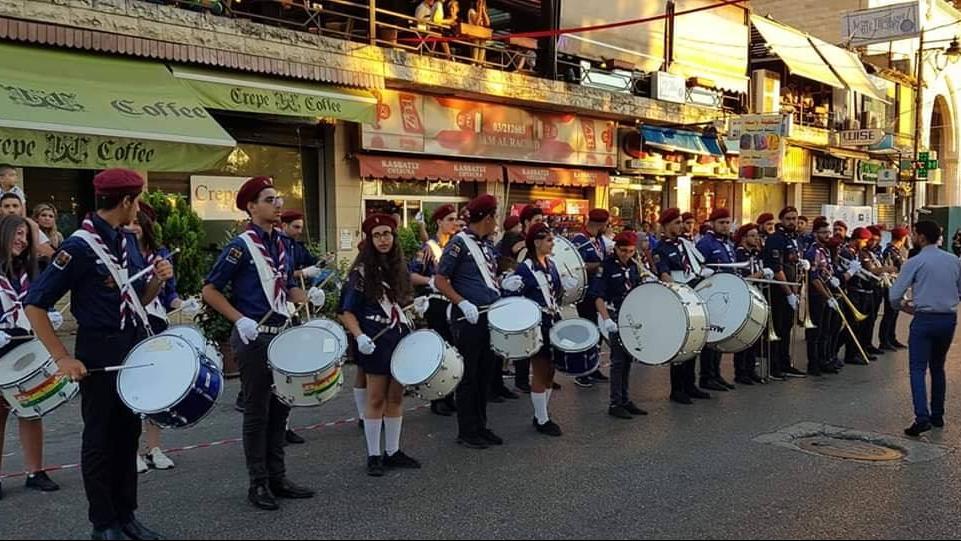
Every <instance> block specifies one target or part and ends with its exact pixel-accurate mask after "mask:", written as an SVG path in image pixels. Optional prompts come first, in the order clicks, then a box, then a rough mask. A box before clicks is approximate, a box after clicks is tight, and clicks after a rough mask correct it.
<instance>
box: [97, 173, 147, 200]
mask: <svg viewBox="0 0 961 541" xmlns="http://www.w3.org/2000/svg"><path fill="white" fill-rule="evenodd" d="M142 190H143V177H141V176H140V173H138V172H136V171H131V170H130V169H107V170H104V171H101V172H99V173H97V176H95V177H93V191H94V193H95V194H96V195H112V194H137V193H140V192H141V191H142Z"/></svg>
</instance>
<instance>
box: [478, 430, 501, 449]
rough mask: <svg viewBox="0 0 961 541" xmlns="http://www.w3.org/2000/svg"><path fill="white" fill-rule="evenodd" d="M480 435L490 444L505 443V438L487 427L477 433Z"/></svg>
mask: <svg viewBox="0 0 961 541" xmlns="http://www.w3.org/2000/svg"><path fill="white" fill-rule="evenodd" d="M477 435H478V436H480V438H481V439H482V440H484V441H486V442H487V443H488V445H504V440H503V439H501V437H500V436H498V435H497V434H494V433H493V432H491V430H490V429H489V428H485V429H483V430H481V431H480V432H478V433H477Z"/></svg>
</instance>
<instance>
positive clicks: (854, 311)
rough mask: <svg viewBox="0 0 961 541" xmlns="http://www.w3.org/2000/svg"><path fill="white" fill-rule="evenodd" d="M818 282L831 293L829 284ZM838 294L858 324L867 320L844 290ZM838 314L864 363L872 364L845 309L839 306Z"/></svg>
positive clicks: (840, 290)
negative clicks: (845, 313)
mask: <svg viewBox="0 0 961 541" xmlns="http://www.w3.org/2000/svg"><path fill="white" fill-rule="evenodd" d="M818 281H819V282H821V285H823V286H824V289H825V291H828V292H830V291H831V288H830V286H828V285H827V284H825V283H824V281H823V280H821V279H820V278H819V279H818ZM838 293H839V295H840V297H841V299H843V300H844V304H846V305H847V306H848V309H849V310H850V311H851V313H852V314H853V315H854V319H855V321H857V322H859V323H860V322H862V321H864V320H865V319H867V316H866V315H864V314H862V313H861V311H860V310H858V309H857V308H856V307H855V306H854V303H853V302H851V299H850V298H849V297H848V296H847V294H846V293H845V292H844V290H843V289H841V288H838ZM837 312H838V315H839V316H841V323H842V324H843V326H844V328H845V329H847V331H848V334H850V335H851V340H852V341H853V342H854V345H855V346H857V348H858V353H860V354H861V358H862V359H864V362H866V363H870V362H871V359H869V358H868V354H867V353H866V352H865V351H864V347H863V346H862V345H861V341H860V340H858V335H857V333H855V332H854V328H853V327H851V323H850V322H848V318H847V316H845V315H844V309H843V308H841V307H840V306H838V308H837Z"/></svg>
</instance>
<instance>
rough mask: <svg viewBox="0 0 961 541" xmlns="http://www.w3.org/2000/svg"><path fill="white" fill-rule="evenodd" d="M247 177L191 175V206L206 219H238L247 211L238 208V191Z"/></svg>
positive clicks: (245, 216) (245, 214) (243, 217)
mask: <svg viewBox="0 0 961 541" xmlns="http://www.w3.org/2000/svg"><path fill="white" fill-rule="evenodd" d="M246 181H247V177H214V176H200V175H194V176H192V177H190V208H191V209H193V211H194V212H196V213H197V215H198V216H200V219H201V220H204V221H231V222H232V221H238V220H243V219H245V218H247V213H246V212H244V211H242V210H238V209H237V192H238V191H239V190H240V187H241V186H243V184H244V182H246Z"/></svg>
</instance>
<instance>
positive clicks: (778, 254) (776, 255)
mask: <svg viewBox="0 0 961 541" xmlns="http://www.w3.org/2000/svg"><path fill="white" fill-rule="evenodd" d="M771 255H772V256H774V259H780V258H781V251H780V250H771Z"/></svg>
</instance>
